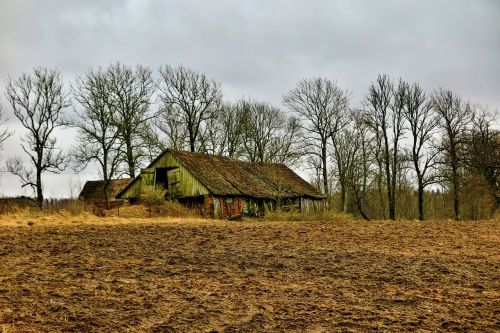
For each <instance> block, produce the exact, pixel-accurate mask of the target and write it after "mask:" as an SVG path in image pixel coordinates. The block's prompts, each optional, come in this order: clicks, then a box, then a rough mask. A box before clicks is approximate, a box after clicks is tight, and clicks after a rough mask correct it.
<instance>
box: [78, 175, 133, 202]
mask: <svg viewBox="0 0 500 333" xmlns="http://www.w3.org/2000/svg"><path fill="white" fill-rule="evenodd" d="M133 180H134V179H133V178H123V179H112V180H111V183H110V185H109V198H110V199H111V200H112V199H113V198H115V196H116V195H117V194H118V193H120V192H121V190H123V189H124V188H125V187H127V185H129V184H130V183H131V182H132V181H133ZM78 198H79V199H84V200H87V201H106V198H105V197H104V180H89V181H87V182H86V183H85V185H84V186H83V188H82V191H81V192H80V195H79V196H78Z"/></svg>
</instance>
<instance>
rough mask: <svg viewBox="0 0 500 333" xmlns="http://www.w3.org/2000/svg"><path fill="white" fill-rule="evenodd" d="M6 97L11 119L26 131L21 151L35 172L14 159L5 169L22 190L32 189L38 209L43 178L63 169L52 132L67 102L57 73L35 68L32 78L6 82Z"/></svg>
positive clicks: (20, 78)
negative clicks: (43, 175) (18, 182)
mask: <svg viewBox="0 0 500 333" xmlns="http://www.w3.org/2000/svg"><path fill="white" fill-rule="evenodd" d="M6 96H7V99H8V100H9V102H10V104H11V105H12V108H13V109H14V115H15V116H16V117H17V118H18V119H19V121H20V122H21V124H22V126H23V127H24V128H26V130H27V134H26V135H25V136H24V137H23V138H22V141H23V142H24V143H23V144H22V145H21V147H22V149H23V151H24V152H25V153H26V154H27V155H28V156H29V159H30V161H31V163H32V164H33V166H34V170H33V169H31V168H28V167H26V166H24V165H23V163H22V161H21V159H19V158H15V159H11V160H8V161H7V169H8V171H9V172H11V173H13V174H14V175H16V176H18V177H19V178H20V179H21V181H22V186H23V187H25V186H30V187H31V188H33V190H34V191H35V192H36V197H37V202H38V204H39V206H40V207H41V206H42V204H43V189H42V174H43V173H44V172H52V173H58V172H59V171H62V170H63V169H64V167H65V164H64V156H63V154H62V152H61V150H60V149H59V148H57V146H56V138H55V136H54V129H56V128H57V127H58V126H61V125H62V124H61V123H60V117H61V114H62V112H63V109H64V108H66V107H67V106H69V100H68V97H67V94H66V93H65V92H64V90H63V84H62V80H61V76H60V74H59V72H57V71H56V70H50V69H46V68H35V69H34V73H33V74H32V75H28V74H23V75H21V76H20V77H19V78H18V79H16V80H13V79H11V78H9V79H8V80H7V83H6Z"/></svg>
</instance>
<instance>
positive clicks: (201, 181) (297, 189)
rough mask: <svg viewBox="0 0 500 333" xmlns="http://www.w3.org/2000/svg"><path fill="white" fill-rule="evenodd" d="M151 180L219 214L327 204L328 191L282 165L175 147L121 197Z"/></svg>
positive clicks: (193, 205)
mask: <svg viewBox="0 0 500 333" xmlns="http://www.w3.org/2000/svg"><path fill="white" fill-rule="evenodd" d="M147 185H154V186H162V187H163V188H165V189H166V190H167V194H166V198H167V199H172V200H177V201H178V202H180V203H182V204H184V205H186V206H188V207H190V208H192V209H197V210H199V211H200V212H201V213H202V214H204V215H209V216H215V217H225V216H238V215H261V214H263V213H264V212H265V211H266V210H268V209H274V208H276V207H277V206H280V207H283V208H285V209H291V208H295V209H297V210H300V211H305V212H307V211H320V210H324V209H325V207H326V200H325V196H324V195H323V194H322V193H320V192H319V191H317V190H316V189H315V188H314V187H312V186H311V185H310V184H309V183H308V182H306V181H305V180H304V179H302V178H301V177H300V176H298V175H297V174H296V173H295V172H293V171H292V170H290V169H289V168H288V167H287V166H285V165H283V164H268V163H252V162H246V161H239V160H235V159H232V158H228V157H221V156H214V155H206V154H198V153H191V152H185V151H178V150H172V149H167V150H166V151H165V152H163V153H162V154H161V155H160V156H158V157H157V158H156V159H155V160H154V161H153V162H151V164H150V165H149V166H148V167H147V168H145V169H143V170H142V171H141V173H140V175H139V176H138V177H136V178H135V179H134V180H133V181H132V182H131V183H130V184H129V185H127V186H126V187H125V188H124V189H123V190H122V191H121V192H120V193H118V195H117V198H119V199H128V200H130V201H131V202H134V201H136V200H137V199H139V197H140V193H141V188H143V187H144V186H147Z"/></svg>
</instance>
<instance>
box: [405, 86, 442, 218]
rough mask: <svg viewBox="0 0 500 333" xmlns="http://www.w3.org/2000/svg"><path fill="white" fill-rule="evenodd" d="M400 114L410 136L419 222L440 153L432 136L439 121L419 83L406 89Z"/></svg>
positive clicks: (434, 179)
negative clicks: (403, 106)
mask: <svg viewBox="0 0 500 333" xmlns="http://www.w3.org/2000/svg"><path fill="white" fill-rule="evenodd" d="M403 115H404V117H405V119H406V121H407V123H408V127H409V129H410V134H411V138H410V139H411V146H410V150H409V153H408V155H409V157H410V159H411V161H412V162H413V168H414V171H415V174H416V176H417V192H418V194H417V195H418V199H417V200H418V219H419V220H421V221H422V220H423V219H424V189H425V188H426V187H427V186H428V185H430V184H433V183H435V182H436V181H437V177H436V175H435V174H430V172H432V171H433V170H434V167H435V165H436V155H437V154H438V153H439V150H438V149H436V145H435V144H434V134H435V130H436V127H437V125H438V118H437V117H436V115H435V113H434V112H433V111H432V106H431V103H430V102H429V101H428V100H427V98H426V95H425V92H424V91H423V89H422V88H421V87H420V85H419V84H418V83H414V84H412V85H411V86H409V87H408V96H407V98H406V103H405V109H404V112H403Z"/></svg>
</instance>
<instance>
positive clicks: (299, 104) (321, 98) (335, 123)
mask: <svg viewBox="0 0 500 333" xmlns="http://www.w3.org/2000/svg"><path fill="white" fill-rule="evenodd" d="M283 104H284V105H286V106H287V107H288V108H289V109H290V110H292V111H293V112H295V113H296V114H297V115H298V116H299V119H300V120H301V126H302V127H303V129H304V131H305V132H306V133H307V134H306V135H305V139H306V140H307V141H308V142H309V144H310V145H311V146H312V147H314V148H315V149H310V153H311V154H316V155H318V157H319V158H320V159H321V162H322V174H323V175H322V176H323V191H324V192H325V193H326V194H329V193H330V191H329V186H328V184H329V182H328V150H327V144H328V140H329V139H330V137H331V136H332V135H334V134H335V132H336V131H337V130H338V128H339V124H340V120H341V119H342V116H343V114H344V112H346V111H347V108H348V104H349V99H348V94H347V92H346V91H344V90H342V89H341V88H340V87H339V86H338V85H337V83H335V82H333V81H330V80H327V79H322V78H312V79H303V80H301V81H299V83H298V84H297V86H296V87H295V88H294V89H292V90H290V91H289V92H288V93H287V94H286V95H285V96H284V97H283Z"/></svg>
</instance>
